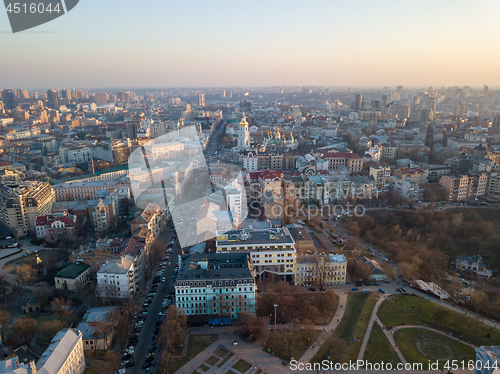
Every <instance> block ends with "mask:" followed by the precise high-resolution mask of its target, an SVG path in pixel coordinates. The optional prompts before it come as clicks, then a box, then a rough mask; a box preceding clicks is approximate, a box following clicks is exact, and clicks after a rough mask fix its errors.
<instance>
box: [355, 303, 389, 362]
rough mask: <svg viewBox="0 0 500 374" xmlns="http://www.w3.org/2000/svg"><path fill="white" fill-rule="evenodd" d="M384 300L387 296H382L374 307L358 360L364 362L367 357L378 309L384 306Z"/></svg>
mask: <svg viewBox="0 0 500 374" xmlns="http://www.w3.org/2000/svg"><path fill="white" fill-rule="evenodd" d="M384 300H385V296H382V297H380V298H379V299H378V300H377V302H376V303H375V306H374V308H373V311H372V315H371V317H370V322H368V327H367V328H366V332H365V337H364V339H363V344H361V349H360V350H359V354H358V360H362V359H363V356H364V355H365V351H366V345H367V344H368V340H370V334H371V333H372V327H373V323H374V322H375V321H378V317H377V311H378V308H379V307H380V305H382V303H383V302H384Z"/></svg>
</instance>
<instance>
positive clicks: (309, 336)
mask: <svg viewBox="0 0 500 374" xmlns="http://www.w3.org/2000/svg"><path fill="white" fill-rule="evenodd" d="M320 333H321V331H319V330H315V329H307V330H306V329H304V330H300V331H298V332H297V334H296V338H295V340H294V341H293V342H292V344H291V346H290V352H291V353H292V357H293V358H294V359H296V360H298V359H299V358H300V357H302V355H303V354H304V353H305V351H307V349H308V348H309V347H310V346H311V344H312V343H313V342H314V341H315V340H316V338H317V337H318V335H319V334H320ZM283 334H284V331H283V330H277V331H276V334H275V333H274V332H271V335H270V336H269V339H268V341H267V345H266V346H264V351H266V352H270V353H273V352H274V354H275V355H276V356H278V357H279V358H281V359H283V360H286V361H288V360H290V353H289V350H288V347H287V344H286V343H285V342H284V340H283Z"/></svg>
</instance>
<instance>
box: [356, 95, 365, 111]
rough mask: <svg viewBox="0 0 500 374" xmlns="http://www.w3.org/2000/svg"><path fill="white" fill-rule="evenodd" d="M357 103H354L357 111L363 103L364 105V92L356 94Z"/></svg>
mask: <svg viewBox="0 0 500 374" xmlns="http://www.w3.org/2000/svg"><path fill="white" fill-rule="evenodd" d="M355 100H356V101H355V103H354V110H355V111H356V112H359V111H360V110H361V108H362V105H363V95H362V94H357V95H356V99H355Z"/></svg>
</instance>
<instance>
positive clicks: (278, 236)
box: [217, 227, 295, 246]
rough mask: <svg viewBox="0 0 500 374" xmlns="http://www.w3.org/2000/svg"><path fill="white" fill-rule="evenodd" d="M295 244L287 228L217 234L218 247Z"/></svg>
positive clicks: (244, 230) (242, 230)
mask: <svg viewBox="0 0 500 374" xmlns="http://www.w3.org/2000/svg"><path fill="white" fill-rule="evenodd" d="M232 244H235V245H247V246H250V245H254V246H255V245H259V244H261V245H276V244H285V245H286V244H292V245H293V244H295V242H294V240H293V237H292V235H291V234H290V232H289V230H288V229H287V228H286V227H283V228H282V229H263V230H257V229H239V230H231V231H226V232H224V233H217V245H232Z"/></svg>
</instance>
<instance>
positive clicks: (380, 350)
mask: <svg viewBox="0 0 500 374" xmlns="http://www.w3.org/2000/svg"><path fill="white" fill-rule="evenodd" d="M363 359H364V360H367V361H368V362H372V363H375V362H379V363H380V362H382V361H383V362H392V363H393V364H396V363H398V362H401V361H400V360H399V357H398V355H397V354H396V351H395V350H394V348H393V347H392V346H391V343H389V340H387V338H386V337H385V335H384V332H383V331H382V329H381V328H380V326H379V325H378V323H374V324H373V327H372V332H371V334H370V339H369V340H368V344H367V346H366V351H365V355H364V357H363Z"/></svg>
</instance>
